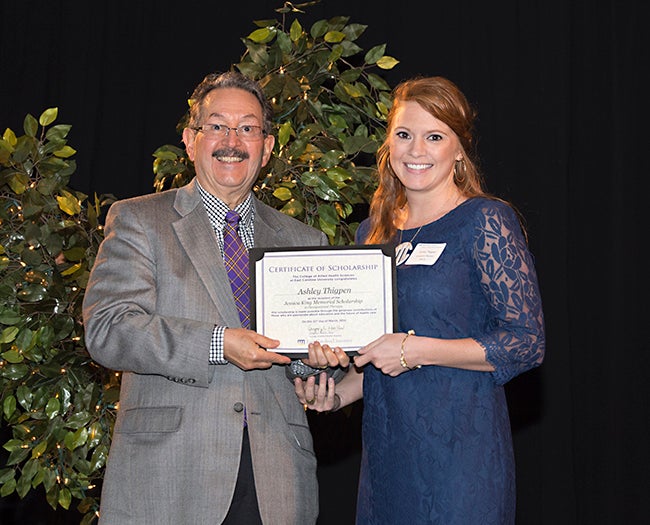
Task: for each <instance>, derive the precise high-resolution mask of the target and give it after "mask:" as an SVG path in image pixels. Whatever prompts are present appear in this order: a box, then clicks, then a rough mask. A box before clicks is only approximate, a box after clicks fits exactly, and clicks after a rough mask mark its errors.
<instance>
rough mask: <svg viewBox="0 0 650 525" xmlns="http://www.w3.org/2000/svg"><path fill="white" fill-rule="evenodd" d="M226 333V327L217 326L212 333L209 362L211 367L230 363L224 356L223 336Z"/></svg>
mask: <svg viewBox="0 0 650 525" xmlns="http://www.w3.org/2000/svg"><path fill="white" fill-rule="evenodd" d="M225 331H226V327H225V326H215V327H214V330H213V331H212V340H211V341H210V358H209V359H208V362H209V363H210V364H211V365H227V364H228V361H227V360H226V358H225V357H224V356H223V334H224V332H225Z"/></svg>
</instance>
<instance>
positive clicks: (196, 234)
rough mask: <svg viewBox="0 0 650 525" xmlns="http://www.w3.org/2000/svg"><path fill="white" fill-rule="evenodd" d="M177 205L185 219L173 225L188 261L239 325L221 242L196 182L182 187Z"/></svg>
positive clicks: (225, 313) (230, 319)
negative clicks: (220, 246)
mask: <svg viewBox="0 0 650 525" xmlns="http://www.w3.org/2000/svg"><path fill="white" fill-rule="evenodd" d="M174 208H175V209H176V211H177V212H178V213H180V214H181V218H180V219H178V220H177V221H176V222H174V224H173V228H174V231H175V232H176V236H177V238H178V241H179V242H180V244H181V245H182V246H183V249H184V250H185V253H186V254H187V258H188V260H189V261H190V263H191V264H192V265H193V266H194V268H195V270H196V272H197V273H198V275H199V277H200V279H201V281H202V282H203V284H204V285H205V287H206V289H207V291H208V293H209V294H210V297H211V298H212V300H213V302H214V304H215V305H216V307H217V309H218V310H219V313H220V314H221V316H222V318H223V319H224V321H225V322H226V324H227V325H228V326H239V314H238V313H237V307H236V306H235V301H234V299H233V297H232V290H231V289H230V281H229V279H228V274H227V273H226V269H225V267H224V265H223V260H222V259H221V256H220V252H219V245H218V244H217V239H216V237H215V234H214V231H213V229H212V225H211V224H210V220H209V219H208V214H207V213H206V211H205V209H204V208H203V206H202V205H201V197H200V195H199V193H198V190H197V189H196V184H195V183H194V181H192V182H191V183H190V184H188V185H187V186H184V187H182V188H180V189H179V190H178V193H177V196H176V200H175V202H174Z"/></svg>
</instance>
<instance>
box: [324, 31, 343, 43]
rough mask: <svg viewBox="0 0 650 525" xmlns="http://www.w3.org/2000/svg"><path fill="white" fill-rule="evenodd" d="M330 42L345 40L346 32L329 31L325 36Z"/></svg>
mask: <svg viewBox="0 0 650 525" xmlns="http://www.w3.org/2000/svg"><path fill="white" fill-rule="evenodd" d="M323 39H324V40H325V42H327V43H328V44H336V43H337V42H342V41H343V40H345V33H343V32H341V31H328V32H327V33H326V34H325V36H324V37H323Z"/></svg>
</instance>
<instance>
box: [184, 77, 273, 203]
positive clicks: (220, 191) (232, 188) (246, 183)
mask: <svg viewBox="0 0 650 525" xmlns="http://www.w3.org/2000/svg"><path fill="white" fill-rule="evenodd" d="M200 113H201V121H200V122H199V125H203V124H220V125H222V126H227V127H230V128H236V127H238V126H243V125H251V126H263V125H264V121H263V115H262V107H261V106H260V103H259V101H258V100H257V98H255V96H254V95H253V94H251V93H249V92H248V91H245V90H243V89H239V88H218V89H213V90H212V91H210V92H209V93H208V95H207V96H206V97H205V99H204V100H203V102H202V107H201V112H200ZM183 142H184V143H185V147H186V149H187V154H188V156H189V158H190V160H191V161H192V162H194V168H195V170H196V177H197V180H198V181H199V183H200V184H201V186H202V187H203V188H204V189H205V190H206V191H208V192H210V193H211V194H213V195H215V196H216V197H218V198H219V199H221V200H222V201H224V202H225V203H226V204H228V206H229V207H230V208H231V209H233V208H235V206H237V205H238V204H239V203H241V202H242V201H243V200H244V199H245V198H246V196H247V195H248V193H249V192H250V190H251V188H252V186H253V184H254V182H255V180H256V179H257V176H258V175H259V172H260V169H261V168H262V167H263V166H265V165H266V164H267V162H268V161H269V159H270V157H271V152H272V151H273V144H274V143H275V138H274V137H273V135H264V136H263V137H259V138H258V139H257V140H247V141H244V140H242V139H241V138H240V137H239V136H238V135H237V133H236V132H235V131H234V130H230V132H229V133H228V135H227V136H226V135H223V136H219V137H210V136H208V135H206V133H204V132H202V131H196V130H193V129H190V128H185V130H183Z"/></svg>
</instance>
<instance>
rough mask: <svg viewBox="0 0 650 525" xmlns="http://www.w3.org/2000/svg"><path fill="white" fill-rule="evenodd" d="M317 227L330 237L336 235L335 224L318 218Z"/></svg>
mask: <svg viewBox="0 0 650 525" xmlns="http://www.w3.org/2000/svg"><path fill="white" fill-rule="evenodd" d="M318 226H319V228H320V230H321V231H322V232H324V233H326V234H327V235H329V236H330V237H334V236H335V235H336V224H332V223H329V222H327V221H325V220H323V219H322V218H320V217H319V218H318Z"/></svg>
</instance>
